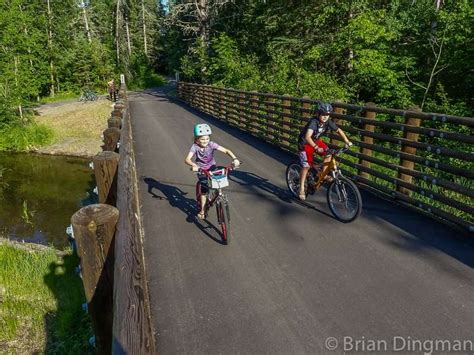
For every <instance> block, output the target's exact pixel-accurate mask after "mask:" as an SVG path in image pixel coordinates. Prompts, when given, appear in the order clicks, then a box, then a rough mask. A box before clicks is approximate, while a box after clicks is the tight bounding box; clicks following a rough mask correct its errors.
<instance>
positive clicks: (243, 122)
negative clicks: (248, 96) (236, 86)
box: [238, 92, 247, 128]
mask: <svg viewBox="0 0 474 355" xmlns="http://www.w3.org/2000/svg"><path fill="white" fill-rule="evenodd" d="M245 101H246V100H245V93H243V92H241V93H239V109H238V111H239V127H241V128H243V127H245V126H247V105H246V104H245Z"/></svg>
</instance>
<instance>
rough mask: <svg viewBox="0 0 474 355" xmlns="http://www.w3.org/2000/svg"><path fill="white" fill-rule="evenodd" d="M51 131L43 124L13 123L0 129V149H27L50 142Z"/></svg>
mask: <svg viewBox="0 0 474 355" xmlns="http://www.w3.org/2000/svg"><path fill="white" fill-rule="evenodd" d="M53 137H54V133H53V131H52V130H51V129H50V128H48V127H46V126H45V125H40V124H35V123H29V124H26V125H22V124H14V125H10V126H5V127H3V128H1V129H0V151H16V152H21V151H27V150H29V149H31V148H32V147H39V146H43V145H47V144H49V143H50V142H52V140H53Z"/></svg>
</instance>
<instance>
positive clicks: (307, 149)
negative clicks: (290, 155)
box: [299, 139, 328, 168]
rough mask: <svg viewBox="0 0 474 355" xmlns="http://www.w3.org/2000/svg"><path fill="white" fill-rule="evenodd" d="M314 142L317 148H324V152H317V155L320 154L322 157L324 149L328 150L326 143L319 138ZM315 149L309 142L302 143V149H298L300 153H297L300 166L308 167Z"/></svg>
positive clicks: (311, 163)
mask: <svg viewBox="0 0 474 355" xmlns="http://www.w3.org/2000/svg"><path fill="white" fill-rule="evenodd" d="M314 143H316V145H317V146H318V148H322V149H324V152H322V153H318V155H320V156H322V157H323V156H325V155H326V154H327V153H326V151H327V150H328V146H327V145H326V143H324V142H323V141H322V140H320V139H318V140H317V141H315V142H314ZM315 150H316V149H314V148H313V147H312V146H310V145H309V144H305V145H304V150H303V151H300V153H299V155H300V163H301V166H303V167H305V168H309V167H310V166H311V165H313V154H314V151H315Z"/></svg>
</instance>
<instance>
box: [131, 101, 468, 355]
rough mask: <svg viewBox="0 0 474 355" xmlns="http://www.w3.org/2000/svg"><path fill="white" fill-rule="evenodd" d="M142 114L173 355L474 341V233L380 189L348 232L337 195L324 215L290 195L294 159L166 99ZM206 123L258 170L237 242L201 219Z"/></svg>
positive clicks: (138, 115) (235, 181) (158, 302)
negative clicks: (199, 169) (335, 209)
mask: <svg viewBox="0 0 474 355" xmlns="http://www.w3.org/2000/svg"><path fill="white" fill-rule="evenodd" d="M130 107H131V115H132V125H133V133H134V140H135V150H136V159H137V172H138V175H139V177H140V181H139V189H140V200H141V208H142V214H143V217H144V229H145V258H146V266H147V273H148V275H147V276H148V282H149V286H150V292H151V296H150V297H151V304H152V315H153V322H154V327H155V329H156V332H157V333H156V339H157V344H158V351H159V352H160V353H165V354H166V353H190V352H192V353H194V352H197V353H236V352H241V353H282V354H290V353H313V354H314V353H318V354H321V353H332V354H334V353H341V352H342V349H343V346H344V344H343V338H344V337H346V342H347V343H346V346H349V343H348V342H349V339H354V340H356V339H359V340H363V339H366V340H369V339H374V340H384V341H387V342H388V347H389V348H388V349H391V346H392V345H391V342H392V339H393V337H394V336H400V337H405V338H406V339H409V338H408V337H411V339H421V340H430V339H472V340H473V341H474V339H473V337H474V335H473V329H474V297H473V295H474V272H473V267H474V243H473V242H472V238H471V239H469V237H468V236H461V235H459V232H456V231H454V230H451V229H449V228H448V227H446V226H444V225H442V224H439V223H437V222H435V221H433V220H431V219H429V218H425V217H423V216H421V215H418V214H415V213H413V212H411V211H409V210H406V209H403V208H400V207H398V206H396V205H394V204H392V203H389V202H386V201H384V200H381V199H378V198H376V197H373V196H372V195H370V194H367V193H363V201H364V210H363V213H362V215H361V217H360V218H359V219H358V220H357V221H355V222H353V223H351V224H342V223H340V222H338V221H336V220H335V219H334V218H333V217H332V216H331V214H330V212H329V211H328V209H327V206H326V201H325V197H324V193H320V194H319V195H318V196H316V197H315V198H314V201H313V204H314V208H309V207H308V206H305V205H303V204H300V203H299V202H296V201H294V200H292V199H290V198H289V197H288V194H287V192H286V185H285V181H284V173H285V165H286V163H288V162H289V161H290V160H291V159H292V157H291V156H290V155H288V154H286V153H284V152H282V151H280V150H278V149H276V148H273V147H271V146H269V145H267V144H264V143H262V142H260V141H259V140H257V139H255V138H252V137H251V136H249V135H247V134H244V133H242V132H240V131H238V130H236V129H234V128H230V127H227V126H225V125H224V124H222V123H220V122H218V121H216V120H213V119H209V118H206V117H204V116H202V117H201V118H200V117H199V116H197V115H196V113H195V112H194V111H192V110H190V109H187V108H186V107H184V106H181V105H178V104H176V103H173V102H171V101H169V100H168V99H167V98H166V97H165V96H163V95H162V94H161V93H159V92H148V93H142V94H138V95H134V96H132V97H131V98H130ZM202 121H205V122H208V123H209V124H211V125H212V127H213V130H214V134H213V136H212V139H213V140H215V141H216V142H218V143H221V144H222V145H224V146H226V147H228V148H231V149H232V150H233V151H234V152H235V153H236V155H237V156H238V157H239V158H240V159H241V160H242V161H243V162H244V165H243V167H242V169H240V170H238V171H236V172H235V173H234V174H233V176H232V181H231V187H230V188H229V190H228V192H229V193H228V195H229V199H230V201H231V217H232V233H233V240H232V243H231V245H229V246H225V245H222V244H220V243H219V242H218V241H219V235H218V232H217V230H216V226H217V222H216V220H215V217H214V214H215V213H211V220H210V223H206V222H202V223H200V222H198V221H196V220H195V218H194V215H195V212H196V211H195V202H194V185H195V181H196V177H195V175H194V174H193V173H191V172H190V171H189V170H188V168H187V167H186V166H185V165H184V163H183V161H184V157H185V155H186V153H187V152H188V150H189V147H190V145H191V143H192V127H193V125H194V124H195V123H197V122H202ZM226 158H227V157H225V156H223V155H219V156H218V162H220V163H226V162H227V159H226ZM328 337H335V338H336V339H337V340H338V341H339V347H338V349H337V351H336V352H330V351H329V350H327V348H326V347H325V339H326V338H328ZM397 345H398V346H402V344H400V343H398V344H397ZM347 349H348V348H347V347H346V350H347Z"/></svg>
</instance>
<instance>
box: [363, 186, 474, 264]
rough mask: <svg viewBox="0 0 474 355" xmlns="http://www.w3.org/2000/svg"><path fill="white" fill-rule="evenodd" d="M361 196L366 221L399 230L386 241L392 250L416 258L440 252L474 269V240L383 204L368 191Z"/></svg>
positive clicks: (452, 228) (464, 233)
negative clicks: (381, 223) (435, 250)
mask: <svg viewBox="0 0 474 355" xmlns="http://www.w3.org/2000/svg"><path fill="white" fill-rule="evenodd" d="M361 193H362V198H363V201H364V218H366V219H368V220H371V221H373V222H374V223H377V222H378V221H379V220H380V221H384V223H389V224H391V225H393V226H396V227H397V228H399V229H400V233H398V234H397V235H396V238H395V237H394V238H390V239H387V240H388V243H389V244H390V245H391V246H393V247H395V248H398V249H402V250H405V251H408V252H411V253H417V254H429V251H430V250H432V249H438V250H440V251H442V252H443V253H445V254H447V255H450V256H451V257H453V258H455V259H457V260H458V261H460V262H462V263H463V264H465V265H467V266H469V267H470V268H474V239H473V238H472V236H470V235H469V234H468V233H467V232H464V231H461V230H459V229H458V228H455V227H451V226H449V225H446V224H444V223H441V222H440V221H437V220H434V219H432V218H430V217H428V216H425V215H422V214H421V213H417V212H414V211H413V210H412V209H410V208H407V207H404V206H399V205H397V204H396V203H395V202H393V201H390V200H383V199H381V198H380V197H377V196H374V195H373V194H371V193H368V192H365V191H361ZM395 211H396V213H394V212H395Z"/></svg>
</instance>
